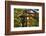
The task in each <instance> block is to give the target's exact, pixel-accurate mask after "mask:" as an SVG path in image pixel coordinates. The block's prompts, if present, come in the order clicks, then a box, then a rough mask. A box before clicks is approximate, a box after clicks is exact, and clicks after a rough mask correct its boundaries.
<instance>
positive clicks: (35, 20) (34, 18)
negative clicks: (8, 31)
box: [14, 8, 39, 27]
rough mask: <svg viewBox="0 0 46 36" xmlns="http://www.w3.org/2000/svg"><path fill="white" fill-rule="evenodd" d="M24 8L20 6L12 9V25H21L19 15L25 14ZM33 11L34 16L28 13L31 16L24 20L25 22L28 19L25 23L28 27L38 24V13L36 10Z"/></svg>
mask: <svg viewBox="0 0 46 36" xmlns="http://www.w3.org/2000/svg"><path fill="white" fill-rule="evenodd" d="M24 10H25V9H20V8H15V9H14V27H22V19H21V17H20V16H22V15H23V16H25V15H27V13H24ZM23 13H24V14H23ZM35 13H36V15H35V16H32V15H31V14H30V15H29V14H28V16H31V17H32V18H30V19H28V20H25V21H26V22H27V21H30V23H29V24H28V23H27V26H28V25H29V27H30V26H38V25H39V13H37V12H35Z"/></svg>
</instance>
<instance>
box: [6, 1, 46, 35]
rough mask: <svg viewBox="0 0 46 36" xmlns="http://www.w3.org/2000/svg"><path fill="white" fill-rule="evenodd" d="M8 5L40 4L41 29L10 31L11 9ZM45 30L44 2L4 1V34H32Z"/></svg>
mask: <svg viewBox="0 0 46 36" xmlns="http://www.w3.org/2000/svg"><path fill="white" fill-rule="evenodd" d="M10 5H26V6H42V30H30V31H15V32H11V31H10V29H11V23H10V21H11V11H10V9H11V8H10ZM44 32H45V6H44V3H35V2H18V1H5V35H15V34H33V33H44Z"/></svg>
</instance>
